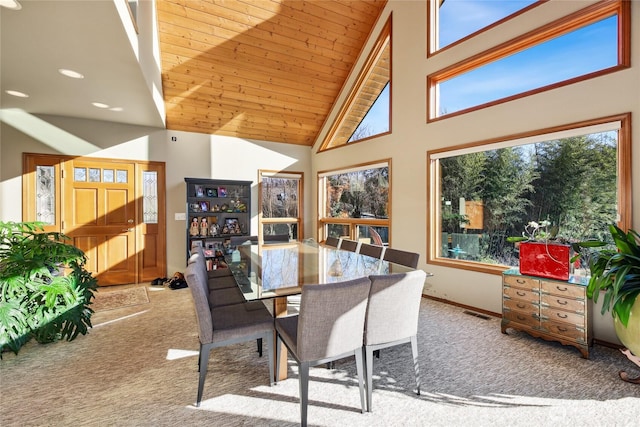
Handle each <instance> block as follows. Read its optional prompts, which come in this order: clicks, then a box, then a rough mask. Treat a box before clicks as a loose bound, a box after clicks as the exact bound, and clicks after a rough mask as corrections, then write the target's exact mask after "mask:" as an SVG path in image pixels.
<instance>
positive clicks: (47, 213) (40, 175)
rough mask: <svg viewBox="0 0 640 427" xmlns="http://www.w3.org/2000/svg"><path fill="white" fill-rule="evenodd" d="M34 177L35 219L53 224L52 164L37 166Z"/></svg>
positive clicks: (53, 190) (53, 181)
mask: <svg viewBox="0 0 640 427" xmlns="http://www.w3.org/2000/svg"><path fill="white" fill-rule="evenodd" d="M36 177H37V179H36V182H37V184H36V220H37V221H41V222H44V223H45V224H48V225H52V224H55V222H56V210H55V206H56V182H55V169H54V167H53V166H37V167H36Z"/></svg>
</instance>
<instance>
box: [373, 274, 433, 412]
mask: <svg viewBox="0 0 640 427" xmlns="http://www.w3.org/2000/svg"><path fill="white" fill-rule="evenodd" d="M426 277H427V275H426V273H425V272H424V271H422V270H415V271H411V272H409V273H400V274H388V275H379V276H369V278H370V279H371V292H370V293H369V305H368V307H367V317H366V323H365V332H364V347H363V349H364V353H365V367H366V371H367V374H366V389H367V410H368V411H371V395H372V392H373V352H374V351H376V350H379V349H382V348H387V347H393V346H396V345H399V344H404V343H407V342H410V343H411V353H412V355H413V366H414V368H415V374H416V386H417V393H418V394H420V369H419V367H418V341H417V334H418V314H419V312H420V300H421V298H422V288H423V286H424V281H425V278H426Z"/></svg>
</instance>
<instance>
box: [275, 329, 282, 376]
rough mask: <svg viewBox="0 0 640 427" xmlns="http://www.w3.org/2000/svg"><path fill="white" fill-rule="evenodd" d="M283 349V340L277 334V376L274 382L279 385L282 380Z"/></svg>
mask: <svg viewBox="0 0 640 427" xmlns="http://www.w3.org/2000/svg"><path fill="white" fill-rule="evenodd" d="M281 347H282V338H280V335H278V334H276V344H275V352H276V376H275V378H274V382H275V383H276V384H277V383H278V379H280V357H281V356H282V352H281V351H280V348H281Z"/></svg>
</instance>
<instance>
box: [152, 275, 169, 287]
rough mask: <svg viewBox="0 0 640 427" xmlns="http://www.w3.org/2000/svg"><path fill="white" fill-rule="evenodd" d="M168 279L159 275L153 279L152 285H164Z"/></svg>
mask: <svg viewBox="0 0 640 427" xmlns="http://www.w3.org/2000/svg"><path fill="white" fill-rule="evenodd" d="M167 280H168V279H167V278H166V277H158V278H157V279H153V280H152V281H151V286H164V284H165V283H166V282H167Z"/></svg>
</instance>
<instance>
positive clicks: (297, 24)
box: [0, 0, 387, 146]
mask: <svg viewBox="0 0 640 427" xmlns="http://www.w3.org/2000/svg"><path fill="white" fill-rule="evenodd" d="M386 2H387V0H157V1H156V5H157V19H158V31H159V39H160V46H159V47H160V52H161V72H162V88H163V93H164V101H165V107H166V128H167V129H169V130H180V131H189V132H198V133H205V134H215V135H228V136H235V137H240V138H247V139H259V140H267V141H277V142H285V143H290V144H300V145H307V146H311V145H312V144H313V143H314V141H315V139H316V137H317V135H318V133H319V130H320V128H321V126H322V125H323V123H324V122H325V120H326V118H327V115H328V114H329V112H330V109H331V108H332V107H333V105H334V103H335V100H336V97H337V96H338V94H339V92H340V90H341V89H342V87H343V85H344V83H345V80H346V78H347V76H348V75H349V73H350V72H351V71H352V68H353V65H354V63H355V61H356V59H357V57H358V55H359V54H360V53H361V50H362V48H363V45H364V43H365V41H366V40H367V38H368V37H369V35H370V33H371V29H372V28H373V26H374V24H375V23H376V21H377V19H378V17H379V15H380V13H381V11H382V9H383V8H384V6H385V4H386ZM20 3H21V5H22V7H21V9H19V10H9V9H6V8H4V7H0V43H1V46H0V54H1V61H0V66H1V69H0V92H2V93H1V95H0V109H2V111H1V112H2V114H0V120H3V121H4V122H7V123H9V122H10V121H11V123H10V124H11V125H12V126H15V127H18V128H19V129H20V130H22V131H23V132H26V133H30V134H31V133H33V132H34V126H35V124H34V123H33V122H29V121H25V120H23V118H24V117H22V116H19V117H18V116H15V114H24V113H26V114H27V115H31V116H32V117H33V116H38V115H41V116H42V115H56V116H63V117H74V118H82V119H92V120H101V121H108V122H117V123H125V124H131V125H138V126H148V127H153V128H156V127H162V126H165V122H164V121H163V119H164V118H163V117H162V116H161V114H160V112H159V111H158V109H157V108H156V106H155V104H154V99H153V98H152V96H150V93H151V88H150V87H149V84H148V82H147V81H145V78H144V76H143V73H142V71H141V65H140V63H139V62H138V61H139V59H140V58H139V52H138V51H137V48H138V46H137V45H135V43H134V49H132V43H131V41H130V39H128V38H127V34H126V32H125V31H123V19H124V18H123V16H126V15H128V12H127V11H126V3H124V2H123V1H121V0H115V1H89V0H84V1H63V0H20ZM122 5H125V6H124V7H125V11H124V13H123V10H122V7H121V6H122ZM150 5H151V3H149V2H146V1H144V2H139V3H138V8H147V7H150ZM129 25H130V24H129ZM140 47H144V46H140ZM153 65H155V63H154V64H153ZM60 68H69V69H72V70H76V71H79V72H81V73H82V74H83V75H84V78H83V79H70V78H68V77H64V76H61V75H60V73H59V72H58V69H60ZM6 90H15V91H18V92H23V93H25V94H27V95H28V97H16V96H9V95H7V94H6V92H5V91H6ZM96 104H97V106H96ZM14 113H15V114H14ZM11 114H14V116H11ZM11 117H13V119H12V118H11ZM21 117H22V118H21Z"/></svg>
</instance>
